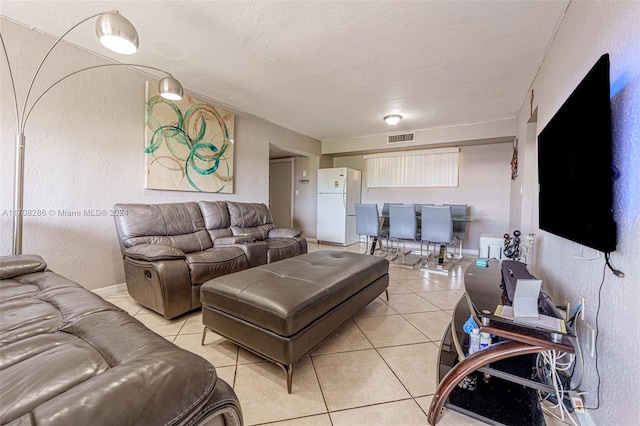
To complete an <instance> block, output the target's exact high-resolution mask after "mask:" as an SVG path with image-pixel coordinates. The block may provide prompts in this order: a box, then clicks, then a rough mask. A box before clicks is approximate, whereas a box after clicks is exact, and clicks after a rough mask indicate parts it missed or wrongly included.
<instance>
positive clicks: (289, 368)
mask: <svg viewBox="0 0 640 426" xmlns="http://www.w3.org/2000/svg"><path fill="white" fill-rule="evenodd" d="M274 362H275V361H274ZM275 363H276V364H277V365H278V367H280V368H282V371H284V375H285V377H286V378H287V393H289V394H290V393H291V386H292V385H293V364H289V365H285V364H282V363H280V362H275Z"/></svg>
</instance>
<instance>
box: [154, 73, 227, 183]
mask: <svg viewBox="0 0 640 426" xmlns="http://www.w3.org/2000/svg"><path fill="white" fill-rule="evenodd" d="M146 100H147V101H146V126H145V146H144V153H145V157H146V163H145V164H146V174H145V188H148V189H165V190H174V191H199V192H218V193H222V194H232V193H233V114H232V113H230V112H228V111H224V110H222V109H220V108H215V107H213V106H211V105H208V104H207V103H205V102H201V101H198V100H196V99H194V98H191V97H189V96H186V95H185V96H183V97H182V99H181V100H179V101H170V100H167V99H164V98H162V97H161V96H160V95H159V93H158V89H157V87H156V85H155V84H153V83H152V84H150V83H149V82H146Z"/></svg>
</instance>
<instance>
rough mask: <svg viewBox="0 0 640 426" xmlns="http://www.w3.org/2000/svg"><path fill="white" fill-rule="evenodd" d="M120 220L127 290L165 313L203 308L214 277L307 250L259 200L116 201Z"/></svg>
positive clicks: (296, 233)
mask: <svg viewBox="0 0 640 426" xmlns="http://www.w3.org/2000/svg"><path fill="white" fill-rule="evenodd" d="M115 221H116V230H117V232H118V238H119V241H120V248H121V250H122V255H123V258H124V270H125V280H126V283H127V289H128V291H129V294H130V295H131V297H133V299H134V300H136V301H137V302H138V303H140V304H141V305H142V306H145V307H147V308H149V309H151V310H153V311H155V312H158V313H159V314H161V315H163V316H164V317H165V318H167V319H169V318H174V317H176V316H178V315H181V314H184V313H186V312H189V311H191V310H193V309H197V308H199V307H200V306H201V302H200V286H201V285H202V284H203V283H205V282H206V281H208V280H210V279H212V278H215V277H219V276H221V275H226V274H230V273H233V272H238V271H241V270H244V269H247V268H251V267H254V266H258V265H264V264H266V263H271V262H275V261H277V260H281V259H286V258H289V257H293V256H297V255H299V254H304V253H306V252H307V240H306V239H305V238H304V237H303V236H302V235H301V234H302V231H301V230H299V229H295V228H275V226H274V224H273V219H272V217H271V213H270V212H269V209H268V208H267V206H265V205H264V204H261V203H239V202H231V201H200V202H198V203H195V202H185V203H170V204H116V205H115Z"/></svg>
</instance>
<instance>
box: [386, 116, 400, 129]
mask: <svg viewBox="0 0 640 426" xmlns="http://www.w3.org/2000/svg"><path fill="white" fill-rule="evenodd" d="M400 120H402V116H401V115H399V114H391V115H387V116H385V117H384V121H385V123H387V124H388V125H389V126H395V125H396V124H398V123H399V122H400Z"/></svg>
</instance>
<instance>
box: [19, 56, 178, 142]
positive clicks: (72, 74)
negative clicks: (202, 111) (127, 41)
mask: <svg viewBox="0 0 640 426" xmlns="http://www.w3.org/2000/svg"><path fill="white" fill-rule="evenodd" d="M116 66H125V67H126V66H128V67H137V68H147V69H151V70H155V71H159V72H162V73H165V74H167V77H171V78H173V76H172V75H171V74H169V73H168V72H166V71H165V70H162V69H160V68H156V67H152V66H149V65H141V64H122V63H119V62H117V63H112V64H101V65H93V66H91V67H87V68H82V69H79V70H77V71H74V72H72V73H71V74H67V75H65V76H64V77H62V78H61V79H59V80H57V81H56V82H55V83H53V84H52V85H50V86H49V87H47V88H46V89H45V90H44V91H43V92H42V93H41V94H40V96H38V97H37V98H36V100H35V101H33V104H31V108H29V111H27V114H26V115H24V111H23V112H22V113H23V118H22V129H21V130H22V132H21V133H24V129H25V128H26V126H27V120H28V119H29V115H31V111H33V108H35V106H36V105H37V104H38V102H39V101H40V99H42V97H43V96H44V95H45V94H46V93H47V92H48V91H49V90H51V89H53V88H54V87H55V86H56V85H58V83H61V82H63V81H64V80H66V79H67V78H69V77H71V76H74V75H76V74H78V73H81V72H83V71H89V70H93V69H96V68H104V67H116ZM165 78H166V77H165ZM160 81H162V79H161V80H160ZM180 89H182V86H180ZM181 92H182V90H181ZM180 94H181V95H182V93H180ZM25 105H26V103H25Z"/></svg>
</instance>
